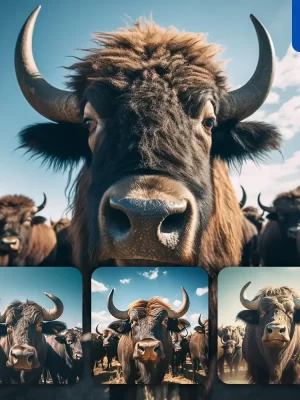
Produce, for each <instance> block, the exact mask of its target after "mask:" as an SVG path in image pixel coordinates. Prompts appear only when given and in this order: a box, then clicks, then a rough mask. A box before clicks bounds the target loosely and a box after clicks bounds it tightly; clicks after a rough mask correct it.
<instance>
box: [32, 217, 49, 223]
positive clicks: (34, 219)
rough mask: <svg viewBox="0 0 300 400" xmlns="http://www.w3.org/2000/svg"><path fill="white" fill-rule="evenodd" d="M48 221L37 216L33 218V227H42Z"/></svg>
mask: <svg viewBox="0 0 300 400" xmlns="http://www.w3.org/2000/svg"><path fill="white" fill-rule="evenodd" d="M46 221H47V218H45V217H42V216H40V215H37V216H36V217H33V218H32V221H31V225H40V224H44V223H45V222H46Z"/></svg>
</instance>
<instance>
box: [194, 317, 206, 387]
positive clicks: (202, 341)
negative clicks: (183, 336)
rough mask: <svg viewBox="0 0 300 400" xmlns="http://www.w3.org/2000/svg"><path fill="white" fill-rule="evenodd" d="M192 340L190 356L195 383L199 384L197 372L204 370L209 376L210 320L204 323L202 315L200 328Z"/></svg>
mask: <svg viewBox="0 0 300 400" xmlns="http://www.w3.org/2000/svg"><path fill="white" fill-rule="evenodd" d="M194 329H195V331H196V332H194V333H193V334H192V337H191V340H190V354H191V361H192V367H193V381H194V382H196V383H197V380H196V371H199V370H200V369H201V368H203V369H204V371H205V373H206V375H208V348H209V346H208V320H205V321H204V322H202V320H201V314H200V315H199V318H198V326H195V328H194Z"/></svg>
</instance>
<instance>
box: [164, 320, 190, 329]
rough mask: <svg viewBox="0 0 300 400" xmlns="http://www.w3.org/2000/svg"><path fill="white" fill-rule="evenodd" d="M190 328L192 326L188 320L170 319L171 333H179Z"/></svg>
mask: <svg viewBox="0 0 300 400" xmlns="http://www.w3.org/2000/svg"><path fill="white" fill-rule="evenodd" d="M190 326H191V324H190V323H189V322H188V321H187V320H186V319H183V318H179V319H171V318H169V319H168V330H169V331H171V332H175V333H179V332H182V331H183V330H184V329H186V328H188V327H190Z"/></svg>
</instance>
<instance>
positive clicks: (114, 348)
mask: <svg viewBox="0 0 300 400" xmlns="http://www.w3.org/2000/svg"><path fill="white" fill-rule="evenodd" d="M96 332H97V333H98V335H99V336H100V337H101V339H102V341H103V349H104V355H106V358H107V367H106V371H108V370H109V368H110V367H111V366H112V365H111V362H112V360H113V358H114V357H118V344H119V340H120V338H119V336H118V335H117V334H116V333H115V332H113V331H111V330H109V329H104V330H103V331H102V332H99V330H98V325H97V326H96ZM103 357H104V356H103ZM102 368H103V358H102Z"/></svg>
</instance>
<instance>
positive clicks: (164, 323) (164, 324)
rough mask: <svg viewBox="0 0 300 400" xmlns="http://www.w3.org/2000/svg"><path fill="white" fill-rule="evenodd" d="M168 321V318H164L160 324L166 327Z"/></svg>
mask: <svg viewBox="0 0 300 400" xmlns="http://www.w3.org/2000/svg"><path fill="white" fill-rule="evenodd" d="M168 321H169V318H164V319H163V321H162V325H163V326H165V327H167V326H168Z"/></svg>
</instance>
